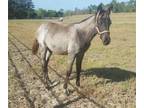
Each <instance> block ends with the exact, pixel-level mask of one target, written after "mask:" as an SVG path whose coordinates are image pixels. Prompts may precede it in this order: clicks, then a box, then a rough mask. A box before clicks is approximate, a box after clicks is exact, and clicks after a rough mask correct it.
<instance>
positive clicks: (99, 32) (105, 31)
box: [96, 11, 109, 35]
mask: <svg viewBox="0 0 144 108" xmlns="http://www.w3.org/2000/svg"><path fill="white" fill-rule="evenodd" d="M99 13H100V11H99V12H98V13H97V16H96V25H97V24H98V23H97V20H98V16H99ZM96 30H97V32H98V34H99V35H101V34H103V33H109V31H108V30H104V31H102V32H101V31H100V30H99V28H98V26H96Z"/></svg>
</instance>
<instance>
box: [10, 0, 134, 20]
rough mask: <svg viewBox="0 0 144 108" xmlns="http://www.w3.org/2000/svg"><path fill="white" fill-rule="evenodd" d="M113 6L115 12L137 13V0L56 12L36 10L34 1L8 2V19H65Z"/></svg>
mask: <svg viewBox="0 0 144 108" xmlns="http://www.w3.org/2000/svg"><path fill="white" fill-rule="evenodd" d="M110 5H112V6H113V12H115V13H119V12H135V11H136V0H129V1H128V2H118V1H117V0H112V2H111V3H109V4H103V3H101V4H99V5H98V6H97V5H95V4H94V5H92V4H91V5H90V6H88V7H87V8H85V9H78V8H75V10H66V11H64V10H63V9H60V10H59V11H55V10H45V9H42V8H40V9H38V10H34V5H33V2H32V0H8V13H9V14H8V18H9V19H25V18H51V17H63V16H71V15H78V14H92V13H95V12H96V11H97V9H98V7H99V8H100V7H101V8H102V7H108V6H110Z"/></svg>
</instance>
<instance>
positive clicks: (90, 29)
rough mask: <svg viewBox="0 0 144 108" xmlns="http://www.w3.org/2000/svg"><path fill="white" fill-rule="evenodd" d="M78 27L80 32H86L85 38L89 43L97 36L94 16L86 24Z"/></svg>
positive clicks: (82, 23)
mask: <svg viewBox="0 0 144 108" xmlns="http://www.w3.org/2000/svg"><path fill="white" fill-rule="evenodd" d="M76 26H77V28H78V29H79V30H80V31H82V32H84V34H85V35H83V37H84V38H85V40H86V41H87V42H90V41H91V40H92V39H93V37H94V36H95V34H96V30H95V28H94V26H95V22H94V16H92V17H90V18H89V19H87V20H86V21H84V22H81V23H79V24H77V25H76Z"/></svg>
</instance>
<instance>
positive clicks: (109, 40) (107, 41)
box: [100, 35, 111, 45]
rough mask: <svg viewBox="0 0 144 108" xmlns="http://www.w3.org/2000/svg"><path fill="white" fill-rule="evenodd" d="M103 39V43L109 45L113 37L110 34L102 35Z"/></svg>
mask: <svg viewBox="0 0 144 108" xmlns="http://www.w3.org/2000/svg"><path fill="white" fill-rule="evenodd" d="M100 37H101V40H102V42H103V45H108V44H110V42H111V38H110V36H109V35H101V36H100Z"/></svg>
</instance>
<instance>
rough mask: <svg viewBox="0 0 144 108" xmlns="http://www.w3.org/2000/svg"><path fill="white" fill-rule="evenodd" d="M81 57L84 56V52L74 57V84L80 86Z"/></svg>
mask: <svg viewBox="0 0 144 108" xmlns="http://www.w3.org/2000/svg"><path fill="white" fill-rule="evenodd" d="M83 57H84V53H80V54H78V55H77V57H76V73H77V77H76V85H77V86H80V72H81V65H82V60H83Z"/></svg>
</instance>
